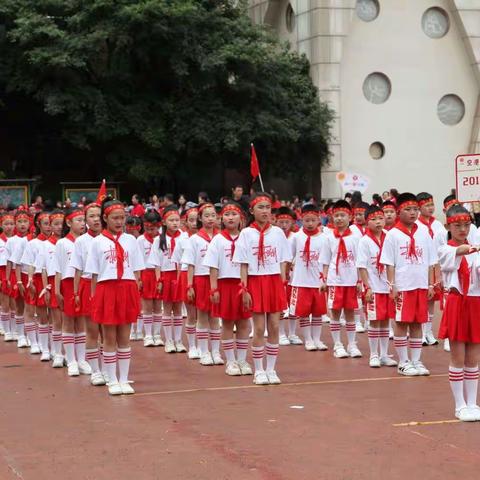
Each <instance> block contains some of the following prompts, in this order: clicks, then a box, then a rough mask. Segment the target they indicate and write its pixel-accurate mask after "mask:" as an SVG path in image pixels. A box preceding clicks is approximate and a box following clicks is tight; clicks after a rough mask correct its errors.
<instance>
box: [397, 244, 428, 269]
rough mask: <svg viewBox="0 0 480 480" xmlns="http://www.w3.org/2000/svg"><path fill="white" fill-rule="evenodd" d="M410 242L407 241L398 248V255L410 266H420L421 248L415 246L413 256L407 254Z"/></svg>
mask: <svg viewBox="0 0 480 480" xmlns="http://www.w3.org/2000/svg"><path fill="white" fill-rule="evenodd" d="M409 250H410V242H409V241H407V242H406V243H405V245H404V246H403V247H400V255H401V256H402V257H405V260H406V261H407V262H408V263H410V264H411V265H420V264H422V263H423V262H422V258H423V248H422V247H418V246H415V256H414V255H410V254H409Z"/></svg>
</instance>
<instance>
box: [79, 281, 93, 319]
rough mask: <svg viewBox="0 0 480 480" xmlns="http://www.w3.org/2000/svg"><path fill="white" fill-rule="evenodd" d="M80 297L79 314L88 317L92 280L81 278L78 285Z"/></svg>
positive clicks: (90, 306) (89, 313)
mask: <svg viewBox="0 0 480 480" xmlns="http://www.w3.org/2000/svg"><path fill="white" fill-rule="evenodd" d="M78 296H79V297H80V311H79V315H82V316H85V317H89V316H90V315H91V313H92V281H91V280H90V279H89V278H83V277H82V278H81V279H80V285H79V286H78Z"/></svg>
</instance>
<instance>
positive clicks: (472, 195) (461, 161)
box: [455, 154, 480, 203]
mask: <svg viewBox="0 0 480 480" xmlns="http://www.w3.org/2000/svg"><path fill="white" fill-rule="evenodd" d="M455 180H456V187H457V199H458V201H459V202H460V203H469V202H478V201H480V154H474V155H459V156H458V157H457V158H456V159H455Z"/></svg>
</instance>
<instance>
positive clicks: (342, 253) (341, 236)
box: [333, 228, 352, 275]
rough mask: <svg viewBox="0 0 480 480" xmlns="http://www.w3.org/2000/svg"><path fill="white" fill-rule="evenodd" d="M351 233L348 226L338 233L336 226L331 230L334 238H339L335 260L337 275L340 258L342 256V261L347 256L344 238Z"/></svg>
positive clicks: (345, 259)
mask: <svg viewBox="0 0 480 480" xmlns="http://www.w3.org/2000/svg"><path fill="white" fill-rule="evenodd" d="M351 234H352V231H351V230H350V228H347V229H346V230H345V231H344V232H343V233H340V232H339V231H338V230H337V229H336V228H335V229H334V230H333V235H334V236H335V238H338V239H340V240H339V242H338V250H337V260H336V262H335V268H336V270H337V275H338V265H339V264H340V258H342V259H343V261H344V262H346V261H347V258H348V252H347V246H346V245H345V240H344V238H345V237H348V236H349V235H351Z"/></svg>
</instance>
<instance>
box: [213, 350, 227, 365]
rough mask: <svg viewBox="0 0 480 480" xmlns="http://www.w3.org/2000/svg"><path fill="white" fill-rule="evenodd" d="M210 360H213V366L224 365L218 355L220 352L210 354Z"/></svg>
mask: <svg viewBox="0 0 480 480" xmlns="http://www.w3.org/2000/svg"><path fill="white" fill-rule="evenodd" d="M212 358H213V363H214V364H215V365H224V364H225V362H224V361H223V358H222V356H221V355H220V352H212Z"/></svg>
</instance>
